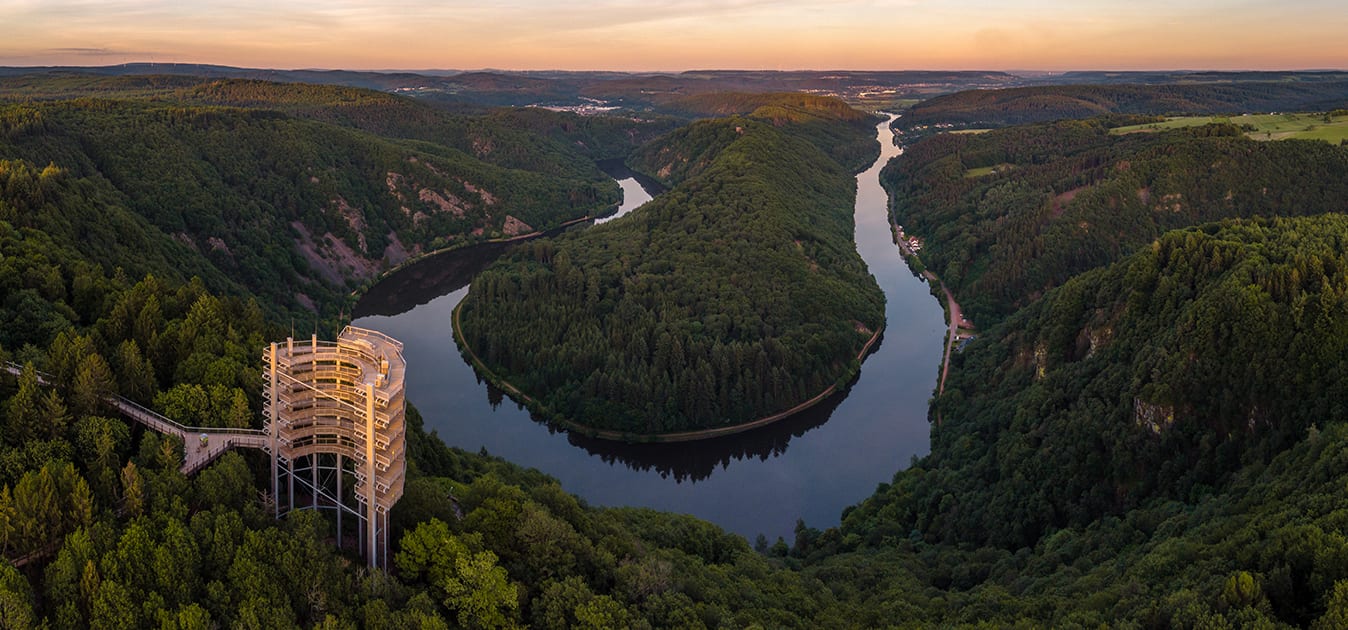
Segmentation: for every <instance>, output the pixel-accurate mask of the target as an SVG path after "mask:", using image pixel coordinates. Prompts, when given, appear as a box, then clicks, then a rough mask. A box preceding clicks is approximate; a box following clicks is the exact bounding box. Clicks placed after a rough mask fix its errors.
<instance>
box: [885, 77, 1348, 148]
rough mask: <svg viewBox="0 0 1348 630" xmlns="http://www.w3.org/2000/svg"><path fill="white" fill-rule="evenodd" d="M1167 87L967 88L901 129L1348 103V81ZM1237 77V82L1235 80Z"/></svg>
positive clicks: (916, 113) (925, 106) (916, 111)
mask: <svg viewBox="0 0 1348 630" xmlns="http://www.w3.org/2000/svg"><path fill="white" fill-rule="evenodd" d="M1176 79H1177V80H1175V81H1174V82H1170V83H1167V84H1163V85H1141V84H1113V85H1049V86H1035V87H1017V88H1005V89H998V90H966V91H963V92H956V93H954V94H948V95H944V96H938V97H935V98H932V99H930V100H926V101H923V102H921V103H918V104H917V105H914V106H913V107H912V108H911V109H910V110H908V112H906V113H905V114H904V116H903V118H902V119H900V120H899V122H898V125H899V126H900V127H901V128H902V129H904V130H905V131H908V132H917V133H919V134H924V133H927V132H928V131H929V128H930V127H932V126H934V125H953V126H954V127H956V128H961V127H1005V126H1008V125H1023V124H1027V123H1041V122H1049V121H1053V120H1061V119H1065V118H1092V117H1095V116H1101V115H1104V114H1150V115H1162V114H1168V115H1180V114H1240V113H1266V112H1288V111H1292V112H1305V111H1326V110H1330V109H1334V108H1335V107H1343V104H1344V103H1345V102H1348V82H1346V81H1343V80H1342V79H1343V78H1342V75H1332V76H1331V78H1330V80H1323V81H1320V80H1300V79H1291V80H1288V79H1285V78H1281V77H1273V78H1272V79H1273V80H1269V79H1267V78H1265V79H1263V80H1261V78H1260V77H1258V76H1256V77H1254V80H1239V78H1238V77H1232V78H1227V79H1225V80H1220V79H1219V80H1216V81H1211V82H1203V81H1201V80H1199V81H1189V82H1186V81H1184V79H1183V78H1180V77H1176ZM1233 79H1235V80H1233Z"/></svg>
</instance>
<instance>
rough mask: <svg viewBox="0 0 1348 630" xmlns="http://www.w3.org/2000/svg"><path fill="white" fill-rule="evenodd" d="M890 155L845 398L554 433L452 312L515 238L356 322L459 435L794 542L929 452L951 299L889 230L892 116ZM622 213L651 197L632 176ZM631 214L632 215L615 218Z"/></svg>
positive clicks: (463, 256) (589, 490) (589, 493)
mask: <svg viewBox="0 0 1348 630" xmlns="http://www.w3.org/2000/svg"><path fill="white" fill-rule="evenodd" d="M876 133H877V137H879V138H880V140H881V145H882V147H883V150H882V155H881V157H880V159H879V160H877V161H876V163H875V164H874V165H873V166H872V167H871V168H870V169H869V170H867V171H866V172H864V173H862V174H860V175H858V176H857V189H858V190H857V211H856V221H857V231H856V238H857V249H858V251H859V252H860V253H861V255H862V258H864V259H865V261H866V263H867V265H869V267H870V270H871V273H872V274H874V275H875V277H876V280H877V281H878V282H879V283H880V287H881V289H883V290H884V292H885V297H886V308H885V317H886V329H885V334H884V338H883V339H882V341H881V343H879V344H878V346H877V349H876V351H875V352H874V353H872V354H871V356H870V357H869V358H867V359H866V361H865V363H863V364H862V369H861V374H860V375H859V376H858V378H857V380H856V381H855V382H854V383H853V385H852V387H851V389H850V390H849V391H848V392H846V393H845V394H837V395H834V396H833V397H832V398H830V399H829V400H827V401H825V402H824V403H822V404H820V405H817V406H816V407H814V408H812V409H810V410H809V411H807V412H805V413H802V414H798V415H797V416H794V417H792V418H789V419H787V420H784V421H782V422H779V423H777V424H774V425H771V426H768V427H764V428H762V429H758V430H754V431H750V432H747V433H742V434H739V435H733V436H728V437H725V438H718V439H715V440H706V441H700V442H692V443H683V444H621V443H615V442H608V441H603V440H593V439H589V438H585V437H583V436H578V435H573V434H569V433H566V432H562V431H557V430H554V429H552V428H550V427H548V426H547V425H546V424H544V423H541V422H538V421H536V420H534V419H532V418H530V416H529V413H528V412H527V411H525V410H523V409H521V408H520V407H519V406H518V405H516V404H515V403H514V402H513V401H511V400H510V399H509V398H503V397H502V396H501V394H500V392H499V391H495V388H491V387H489V386H487V385H486V384H485V383H483V382H482V381H481V380H480V379H478V377H477V375H476V374H475V373H474V371H473V369H472V368H471V367H470V366H469V365H468V364H467V363H466V362H465V361H464V360H463V359H462V358H461V357H460V355H459V351H458V348H457V346H456V344H455V342H454V338H453V333H452V331H451V328H450V314H451V312H452V311H453V309H454V307H455V305H457V304H458V303H459V300H461V299H462V298H463V296H464V295H465V294H466V293H467V290H468V289H467V284H468V282H470V281H471V280H472V277H473V276H474V275H476V274H477V273H478V272H479V271H481V269H482V268H483V267H485V266H486V265H487V264H489V263H490V261H491V260H493V259H494V258H495V257H496V256H499V255H500V252H502V251H504V249H505V248H506V247H507V245H489V246H484V247H481V248H473V249H472V250H463V251H459V252H451V253H448V254H444V255H440V256H437V257H435V258H431V259H427V260H424V261H422V262H420V263H418V264H415V265H411V266H409V267H408V268H406V269H404V270H402V271H400V272H398V273H397V274H394V275H393V276H390V277H389V278H388V279H386V280H385V281H383V282H381V283H380V284H378V285H376V286H375V287H374V288H373V289H371V290H370V291H369V292H368V293H367V294H366V295H365V296H364V297H363V298H362V299H361V302H360V304H359V305H358V306H357V308H356V315H357V317H358V319H357V320H356V321H355V322H354V323H355V324H356V325H359V326H365V327H369V328H374V329H378V330H381V331H384V332H386V333H388V334H390V335H392V336H393V337H395V338H397V339H399V340H401V341H402V342H403V343H404V344H405V346H406V350H405V353H404V354H405V357H406V359H407V364H408V368H407V398H408V400H409V401H411V402H412V404H414V405H416V407H417V408H418V409H419V410H420V411H421V414H422V416H424V417H425V420H426V428H427V429H428V430H430V429H434V430H435V431H437V432H438V433H439V435H440V437H441V438H442V439H443V440H444V441H445V442H446V443H448V444H450V445H452V446H457V447H460V448H464V449H467V450H471V451H476V450H478V449H481V448H485V449H487V451H489V452H491V453H493V454H496V455H500V456H503V457H505V458H506V459H508V460H510V461H512V462H515V463H517V464H520V465H523V466H529V467H534V468H537V469H539V470H541V471H543V472H545V473H548V474H549V475H552V476H554V477H556V478H558V479H559V480H561V482H562V486H563V487H564V488H565V489H566V490H568V491H570V492H573V493H575V494H577V495H579V496H581V497H583V498H584V499H585V500H586V501H588V502H589V503H591V504H593V505H606V506H618V505H630V506H644V507H652V508H657V509H661V510H668V511H672V512H682V513H688V514H693V515H695V516H698V517H701V518H704V519H707V520H709V521H712V522H714V523H717V524H719V525H721V526H722V527H725V528H727V529H729V530H731V531H735V532H738V533H740V534H743V535H745V536H746V537H749V538H750V539H752V538H753V537H754V536H755V535H757V534H758V533H764V534H766V535H768V537H769V539H775V538H776V537H777V536H784V537H785V538H786V539H787V541H788V542H790V541H791V539H792V530H793V528H794V526H795V523H796V519H797V518H803V519H804V520H805V522H806V523H807V524H808V525H810V526H811V527H818V528H824V527H829V526H832V525H836V524H837V522H838V519H839V516H840V514H841V511H842V509H843V508H844V507H846V506H848V505H852V504H854V503H856V502H858V501H860V500H861V499H863V498H865V497H866V496H867V495H869V494H870V493H871V492H873V491H874V490H875V486H876V484H878V483H882V482H888V481H889V480H890V479H891V478H892V477H893V475H894V472H895V471H897V470H899V469H901V468H904V467H906V466H907V465H908V463H909V461H910V460H911V458H912V457H913V456H915V455H923V454H925V453H926V452H927V450H928V434H929V429H930V427H929V425H928V423H927V419H926V412H927V401H928V398H929V397H930V396H931V394H932V391H933V389H934V387H935V385H936V377H937V371H938V368H939V364H940V360H941V343H942V336H943V335H944V333H945V326H944V321H943V316H942V312H941V307H940V304H939V303H938V302H937V301H936V300H935V298H933V297H932V296H931V294H930V292H929V291H928V289H927V285H926V284H925V283H923V282H922V281H921V280H920V279H918V278H916V277H914V275H913V274H912V273H911V272H910V271H909V269H908V267H907V266H906V265H905V264H904V262H903V259H902V258H901V257H900V255H899V251H898V249H897V247H895V245H894V244H893V242H892V240H891V238H890V230H889V221H888V218H887V213H886V205H887V200H886V197H885V193H884V190H883V189H882V188H881V187H880V185H879V178H878V176H879V171H880V167H882V166H883V165H884V164H885V162H886V161H887V160H888V159H889V158H890V157H892V156H894V155H896V154H897V151H898V149H897V148H896V147H894V146H893V144H892V143H891V141H890V133H889V131H888V123H882V124H880V125H879V126H878V127H877V129H876ZM615 177H617V178H618V179H619V180H620V184H622V185H623V188H624V191H625V194H626V198H625V199H624V204H623V206H624V207H623V208H621V209H620V210H619V213H618V214H619V215H622V214H626V212H627V211H629V210H631V208H634V207H636V206H638V205H640V203H639V202H641V201H644V199H642V197H645V198H649V197H647V196H645V195H644V194H642V193H638V192H626V191H629V190H632V189H635V190H636V191H641V187H640V186H637V185H635V182H632V183H631V184H630V185H629V184H623V182H621V180H622V179H624V178H623V177H622V176H621V173H619V174H616V175H615ZM617 220H620V219H617Z"/></svg>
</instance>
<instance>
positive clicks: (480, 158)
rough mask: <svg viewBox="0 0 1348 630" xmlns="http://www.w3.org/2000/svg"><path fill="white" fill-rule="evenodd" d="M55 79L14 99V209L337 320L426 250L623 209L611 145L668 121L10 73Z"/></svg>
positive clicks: (29, 222) (137, 259) (218, 287)
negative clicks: (350, 301)
mask: <svg viewBox="0 0 1348 630" xmlns="http://www.w3.org/2000/svg"><path fill="white" fill-rule="evenodd" d="M20 85H22V86H25V88H24V90H19V89H18V86H20ZM38 89H41V90H42V92H41V97H42V98H41V99H34V100H27V101H25V102H22V103H17V102H16V103H11V104H8V105H4V104H0V155H3V156H4V162H3V164H0V182H3V184H0V185H3V186H5V187H6V188H7V189H8V191H9V194H8V195H7V197H6V199H5V200H3V201H0V217H3V218H5V219H7V220H10V221H12V222H14V223H15V225H17V226H26V227H35V228H39V229H41V230H43V231H44V232H46V233H47V234H48V235H50V236H52V237H53V238H56V239H58V240H62V241H63V242H66V243H81V245H82V247H84V248H85V249H86V250H87V251H89V252H90V253H99V254H101V255H100V256H99V259H100V260H101V261H102V262H103V263H104V264H105V265H107V268H108V269H112V268H114V267H122V268H123V269H124V270H126V271H127V272H128V273H130V274H132V275H133V277H134V276H135V275H138V274H143V273H146V272H149V271H156V272H157V273H162V274H164V275H165V276H166V277H171V278H175V279H177V280H179V281H185V280H187V279H188V278H190V277H192V276H198V277H201V278H202V279H203V280H204V281H205V282H206V283H207V286H208V287H209V288H211V289H212V290H214V291H222V292H225V293H230V294H239V286H242V287H245V288H247V289H248V290H249V291H250V292H252V293H254V294H257V295H261V296H264V297H265V298H266V299H265V301H264V303H265V304H267V305H268V308H270V307H272V306H276V307H280V308H281V309H284V310H290V311H292V312H294V311H302V310H303V309H310V310H317V311H320V312H322V313H323V314H325V315H328V314H332V313H335V312H336V311H337V310H338V308H339V307H341V306H342V305H343V304H344V300H345V295H346V294H347V293H348V291H349V290H350V288H352V287H354V286H359V285H360V284H362V283H365V282H368V281H369V280H371V279H373V278H374V277H376V276H377V275H378V274H379V273H380V272H381V271H382V270H384V269H387V268H388V267H390V266H393V265H396V264H398V263H400V262H402V261H403V260H405V259H407V258H409V257H411V256H414V255H416V254H417V253H418V252H422V251H427V250H431V249H436V248H440V247H446V246H454V245H458V244H463V243H471V242H477V241H481V240H485V239H490V238H498V237H504V236H513V235H516V234H520V233H524V232H532V231H535V230H543V229H548V228H551V227H555V226H557V225H559V224H561V223H562V222H564V221H567V220H570V219H575V218H578V217H582V216H586V215H592V214H600V213H602V212H604V211H606V210H607V209H608V208H609V207H611V206H612V205H613V204H615V203H616V202H617V200H618V190H617V187H616V186H615V185H614V184H613V183H612V181H611V180H609V179H608V178H607V177H606V176H605V175H604V174H603V173H602V171H600V170H599V169H598V167H597V166H595V164H594V159H603V158H610V157H613V156H621V155H624V154H625V153H626V152H627V151H630V150H631V148H632V147H634V146H636V145H637V144H639V143H640V142H641V141H642V140H643V139H645V138H647V137H652V136H654V135H655V134H656V132H658V131H661V130H664V129H667V128H668V127H669V124H668V123H642V122H636V121H632V120H627V119H602V118H600V119H582V118H580V117H578V116H575V115H571V114H560V113H554V112H547V111H544V110H538V111H536V112H530V113H528V114H522V113H521V114H513V113H503V114H491V115H483V116H478V117H472V118H469V117H456V116H453V115H450V114H447V113H445V112H441V111H439V110H436V109H435V108H433V107H430V106H428V105H425V104H422V103H418V102H415V101H412V100H410V99H407V98H403V97H395V96H391V95H386V94H381V93H377V92H370V91H366V90H356V89H349V88H334V87H325V86H291V85H281V84H272V83H264V82H245V81H220V82H208V83H202V82H201V81H200V80H196V81H188V80H185V79H182V78H172V77H125V78H96V79H91V78H88V77H81V78H65V79H48V80H45V81H37V82H34V81H32V80H25V81H20V80H18V79H10V80H7V81H6V82H5V86H4V87H3V88H0V92H3V93H6V94H9V95H10V96H11V97H17V96H18V95H19V94H23V93H25V92H32V91H34V90H38ZM6 90H7V91H6ZM91 95H98V96H91ZM29 97H31V94H30V95H29ZM592 158H593V159H592ZM278 234H281V235H285V236H287V237H288V238H285V239H279V240H278V239H277V238H276V235H278ZM274 312H275V311H273V313H274Z"/></svg>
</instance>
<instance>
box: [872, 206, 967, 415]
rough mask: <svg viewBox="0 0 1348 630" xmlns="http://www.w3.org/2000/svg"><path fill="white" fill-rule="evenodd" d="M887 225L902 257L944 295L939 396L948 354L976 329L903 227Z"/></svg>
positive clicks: (945, 372) (937, 387)
mask: <svg viewBox="0 0 1348 630" xmlns="http://www.w3.org/2000/svg"><path fill="white" fill-rule="evenodd" d="M889 227H890V230H891V231H892V232H893V234H894V243H895V244H896V245H898V246H899V251H901V252H903V257H904V259H905V260H908V261H910V265H911V261H916V262H917V266H916V267H914V270H915V271H918V272H919V273H921V274H922V277H924V278H926V279H927V280H928V281H929V282H931V283H932V286H935V287H939V288H940V290H941V293H943V294H944V295H945V302H944V307H945V309H944V310H945V316H946V325H947V326H948V327H949V330H947V331H946V338H945V353H944V355H943V356H942V357H941V379H940V380H939V381H938V382H937V386H936V394H937V395H938V396H939V395H941V394H944V393H945V379H946V376H947V375H948V374H950V356H951V355H952V354H954V353H955V344H956V343H958V342H960V341H962V340H964V339H971V338H973V336H974V331H975V330H976V329H975V328H974V325H973V323H972V322H970V321H969V320H967V319H965V318H964V313H963V311H961V310H960V305H959V302H956V301H955V294H954V293H951V292H950V288H949V287H947V286H945V283H944V282H941V279H940V278H939V277H938V276H937V275H936V274H934V273H932V272H931V270H930V269H927V268H926V266H925V265H923V264H922V259H921V258H920V257H919V256H918V255H917V252H916V251H914V250H913V247H912V246H911V245H910V243H909V240H908V235H906V234H904V233H903V228H902V227H900V226H899V225H898V224H897V223H894V222H893V220H891V221H890V223H889ZM933 293H934V291H933Z"/></svg>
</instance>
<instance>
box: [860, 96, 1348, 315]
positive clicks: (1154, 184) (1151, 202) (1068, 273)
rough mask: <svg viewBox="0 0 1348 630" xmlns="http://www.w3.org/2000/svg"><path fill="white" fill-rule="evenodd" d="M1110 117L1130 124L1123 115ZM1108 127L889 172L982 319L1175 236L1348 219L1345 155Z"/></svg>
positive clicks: (1008, 138) (1055, 130)
mask: <svg viewBox="0 0 1348 630" xmlns="http://www.w3.org/2000/svg"><path fill="white" fill-rule="evenodd" d="M1112 122H1126V121H1124V120H1121V119H1120V120H1114V121H1112ZM1112 122H1111V121H1110V120H1108V119H1093V120H1087V121H1065V122H1059V123H1052V124H1042V125H1030V126H1022V127H1013V128H1009V129H1002V130H997V131H991V132H988V133H984V134H975V135H968V134H941V135H939V136H935V137H931V138H928V139H926V140H923V141H921V142H917V143H916V144H913V145H911V146H909V147H908V149H907V151H905V153H904V154H903V155H902V156H900V157H898V158H896V159H895V160H894V161H892V162H891V163H890V164H889V165H888V166H887V167H886V168H885V170H884V172H883V173H882V175H881V181H882V182H883V183H884V184H885V186H886V187H887V188H888V189H889V190H890V192H891V195H892V199H893V206H892V207H893V213H894V217H895V220H896V221H897V222H898V223H899V224H901V225H903V226H904V229H905V231H907V232H908V233H909V234H912V235H916V236H918V237H920V238H922V239H923V242H924V244H923V250H922V259H923V262H924V263H925V264H926V265H927V267H928V268H930V269H932V270H933V271H935V272H936V273H937V274H938V275H940V276H941V278H942V280H944V281H945V283H946V284H947V285H949V286H950V287H951V288H952V289H953V290H954V291H955V293H956V295H958V296H959V297H960V303H961V304H962V305H963V306H964V307H965V312H966V313H968V314H970V315H971V316H972V319H973V321H974V322H975V323H978V324H979V325H986V324H991V323H993V322H995V321H997V320H1000V319H1001V318H1003V317H1006V316H1007V315H1009V314H1010V313H1012V312H1013V311H1014V310H1015V309H1016V308H1019V307H1022V306H1026V305H1028V304H1029V303H1030V302H1032V301H1033V300H1034V299H1035V298H1037V297H1038V296H1040V295H1042V294H1043V293H1044V291H1046V290H1048V289H1049V288H1052V287H1054V286H1058V285H1060V284H1062V283H1063V282H1065V281H1066V280H1067V279H1068V278H1071V277H1072V276H1074V275H1076V274H1078V273H1081V272H1083V271H1086V270H1088V269H1091V268H1093V267H1097V266H1100V265H1105V264H1108V263H1110V262H1113V261H1116V260H1119V259H1121V258H1122V257H1124V256H1126V255H1127V254H1129V253H1131V252H1133V251H1136V250H1137V249H1138V248H1140V247H1144V246H1145V245H1147V244H1148V243H1151V242H1152V240H1153V239H1155V238H1156V237H1157V236H1160V234H1161V233H1162V232H1165V231H1166V230H1170V229H1174V228H1179V227H1185V226H1190V225H1195V224H1198V223H1204V222H1208V221H1215V220H1218V219H1222V218H1227V217H1253V216H1295V215H1304V214H1318V213H1321V212H1330V211H1339V212H1342V211H1348V151H1345V150H1344V149H1343V148H1341V147H1338V146H1331V145H1330V144H1328V143H1325V142H1318V141H1317V142H1312V141H1297V140H1288V141H1276V142H1257V141H1254V140H1250V139H1248V138H1246V137H1245V136H1244V135H1243V132H1242V131H1241V130H1240V129H1239V128H1237V127H1235V126H1233V125H1230V124H1226V125H1210V126H1205V127H1195V128H1190V129H1183V130H1175V131H1168V132H1163V133H1157V134H1150V135H1146V134H1134V135H1125V136H1119V135H1110V134H1109V129H1108V125H1109V124H1112Z"/></svg>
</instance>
